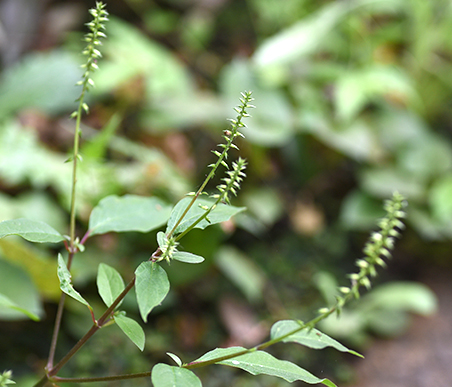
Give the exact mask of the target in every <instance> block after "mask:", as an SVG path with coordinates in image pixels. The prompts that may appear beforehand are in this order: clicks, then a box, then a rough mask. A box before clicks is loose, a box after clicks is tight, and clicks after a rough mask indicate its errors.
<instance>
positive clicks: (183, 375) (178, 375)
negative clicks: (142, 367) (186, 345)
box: [151, 363, 202, 387]
mask: <svg viewBox="0 0 452 387" xmlns="http://www.w3.org/2000/svg"><path fill="white" fill-rule="evenodd" d="M151 380H152V384H153V385H154V387H201V386H202V384H201V381H200V380H199V378H198V377H197V376H196V375H195V374H194V373H193V372H192V371H190V370H187V369H185V368H180V367H174V366H169V365H166V364H162V363H159V364H156V365H155V366H154V368H152V375H151Z"/></svg>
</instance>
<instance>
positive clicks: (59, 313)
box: [46, 253, 74, 370]
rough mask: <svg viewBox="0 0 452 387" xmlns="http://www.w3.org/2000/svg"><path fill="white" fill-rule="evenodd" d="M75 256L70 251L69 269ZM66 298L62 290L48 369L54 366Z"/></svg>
mask: <svg viewBox="0 0 452 387" xmlns="http://www.w3.org/2000/svg"><path fill="white" fill-rule="evenodd" d="M73 257H74V253H69V258H68V264H67V267H68V270H69V269H70V268H71V265H72V259H73ZM65 300H66V294H65V293H63V292H62V293H61V296H60V301H59V302H58V309H57V313H56V316H55V325H54V328H53V334H52V341H51V343H50V351H49V359H48V361H47V366H46V370H50V369H51V368H52V367H53V361H54V358H55V351H56V346H57V342H58V334H59V332H60V326H61V319H62V317H63V310H64V302H65Z"/></svg>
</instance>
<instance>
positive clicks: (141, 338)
mask: <svg viewBox="0 0 452 387" xmlns="http://www.w3.org/2000/svg"><path fill="white" fill-rule="evenodd" d="M114 320H115V323H116V324H118V327H119V328H120V329H121V330H122V331H123V332H124V333H125V334H126V336H127V337H128V338H129V339H130V340H131V341H132V342H133V343H134V344H135V345H136V346H137V347H138V348H139V349H140V350H141V351H142V350H143V349H144V342H145V335H144V331H143V328H141V326H140V324H138V323H137V322H136V321H135V320H133V319H131V318H129V317H127V316H126V315H125V313H124V312H118V313H116V314H115V316H114Z"/></svg>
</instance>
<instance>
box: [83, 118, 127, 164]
mask: <svg viewBox="0 0 452 387" xmlns="http://www.w3.org/2000/svg"><path fill="white" fill-rule="evenodd" d="M121 118H122V117H121V116H120V115H119V114H118V113H115V114H113V116H112V117H111V118H110V120H109V121H108V122H107V123H106V124H105V126H104V127H103V128H102V130H101V131H100V132H99V134H97V135H96V136H93V137H92V138H90V139H89V140H88V141H87V142H86V143H85V144H84V145H83V147H82V149H81V153H82V154H83V157H84V158H85V159H93V160H100V159H103V158H104V157H105V153H106V152H107V149H108V146H109V144H110V142H111V139H112V137H113V136H114V134H115V132H116V130H117V129H118V128H119V125H120V123H121Z"/></svg>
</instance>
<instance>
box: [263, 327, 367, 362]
mask: <svg viewBox="0 0 452 387" xmlns="http://www.w3.org/2000/svg"><path fill="white" fill-rule="evenodd" d="M300 325H303V323H302V322H297V321H292V320H283V321H278V322H277V323H275V324H273V326H272V328H271V338H272V339H278V338H281V337H283V338H282V342H283V343H297V344H301V345H304V346H306V347H309V348H313V349H323V348H326V347H333V348H335V349H337V350H338V351H340V352H349V353H352V354H353V355H356V356H360V357H363V356H361V355H360V354H359V353H357V352H355V351H352V350H351V349H348V348H346V347H345V346H343V345H342V344H341V343H339V342H338V341H336V340H334V339H332V338H331V337H329V336H327V335H325V334H323V333H322V332H320V331H318V330H317V329H311V330H307V329H305V330H302V331H299V332H297V333H295V334H290V332H292V331H294V330H296V329H297V328H299V327H300ZM287 334H289V336H287Z"/></svg>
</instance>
